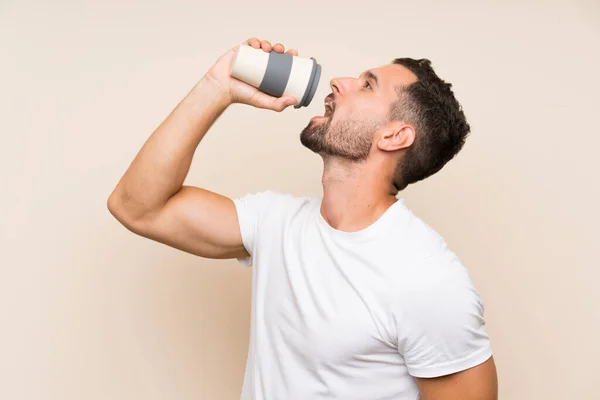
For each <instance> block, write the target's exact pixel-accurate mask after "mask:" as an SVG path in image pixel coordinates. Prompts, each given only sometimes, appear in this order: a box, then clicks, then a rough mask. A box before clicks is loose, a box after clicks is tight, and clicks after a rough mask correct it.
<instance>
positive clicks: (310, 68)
mask: <svg viewBox="0 0 600 400" xmlns="http://www.w3.org/2000/svg"><path fill="white" fill-rule="evenodd" d="M230 74H231V76H233V77H234V78H237V79H239V80H241V81H244V82H246V83H247V84H249V85H252V86H254V87H255V88H257V89H258V90H260V91H262V92H265V93H267V94H269V95H271V96H274V97H282V96H293V97H295V98H296V104H295V105H294V108H300V107H306V106H308V105H309V104H310V102H311V100H312V98H313V96H314V95H315V92H316V90H317V86H319V80H320V79H321V66H320V65H319V64H317V61H316V60H315V59H314V58H312V57H311V58H305V57H297V56H293V55H291V54H286V53H278V52H276V51H271V52H269V53H267V52H265V51H263V50H262V49H260V48H259V49H255V48H254V47H252V46H248V45H245V44H241V45H239V46H238V49H237V52H236V55H235V58H234V59H233V63H232V65H231V71H230Z"/></svg>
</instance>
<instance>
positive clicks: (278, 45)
mask: <svg viewBox="0 0 600 400" xmlns="http://www.w3.org/2000/svg"><path fill="white" fill-rule="evenodd" d="M273 50H275V51H276V52H278V53H283V51H284V50H285V48H284V47H283V45H282V44H281V43H276V44H275V46H273Z"/></svg>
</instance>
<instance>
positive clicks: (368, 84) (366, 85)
mask: <svg viewBox="0 0 600 400" xmlns="http://www.w3.org/2000/svg"><path fill="white" fill-rule="evenodd" d="M365 87H366V88H369V89H371V84H370V83H369V81H365Z"/></svg>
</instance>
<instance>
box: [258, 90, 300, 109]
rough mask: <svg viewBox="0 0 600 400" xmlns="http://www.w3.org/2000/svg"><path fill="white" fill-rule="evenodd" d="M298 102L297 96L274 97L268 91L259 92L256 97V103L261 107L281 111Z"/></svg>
mask: <svg viewBox="0 0 600 400" xmlns="http://www.w3.org/2000/svg"><path fill="white" fill-rule="evenodd" d="M294 104H296V98H295V97H280V98H277V97H273V96H269V95H268V94H266V93H262V92H258V93H257V94H256V97H254V105H255V106H256V107H259V108H265V109H269V110H273V111H277V112H281V111H283V110H285V109H286V108H288V107H289V106H291V105H294Z"/></svg>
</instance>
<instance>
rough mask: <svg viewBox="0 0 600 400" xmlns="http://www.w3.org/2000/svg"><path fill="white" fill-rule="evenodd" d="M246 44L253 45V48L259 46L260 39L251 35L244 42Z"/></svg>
mask: <svg viewBox="0 0 600 400" xmlns="http://www.w3.org/2000/svg"><path fill="white" fill-rule="evenodd" d="M246 44H248V45H249V46H252V47H254V48H255V49H258V48H259V47H260V40H258V38H257V37H251V38H250V39H248V41H247V42H246Z"/></svg>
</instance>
